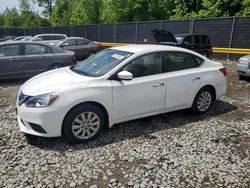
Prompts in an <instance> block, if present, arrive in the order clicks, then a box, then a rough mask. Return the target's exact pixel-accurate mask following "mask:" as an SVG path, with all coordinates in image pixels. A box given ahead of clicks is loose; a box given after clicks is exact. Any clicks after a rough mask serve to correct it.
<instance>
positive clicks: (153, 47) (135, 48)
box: [111, 44, 190, 53]
mask: <svg viewBox="0 0 250 188" xmlns="http://www.w3.org/2000/svg"><path fill="white" fill-rule="evenodd" d="M111 49H115V50H121V51H127V52H130V53H139V52H150V51H152V52H154V51H185V52H189V51H190V50H186V49H184V48H179V47H174V46H168V45H157V44H134V45H126V46H117V47H112V48H111Z"/></svg>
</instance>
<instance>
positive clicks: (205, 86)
mask: <svg viewBox="0 0 250 188" xmlns="http://www.w3.org/2000/svg"><path fill="white" fill-rule="evenodd" d="M203 88H209V89H210V90H211V91H212V94H213V102H215V101H216V98H217V97H216V89H215V87H214V86H213V85H211V84H207V85H204V86H203V87H201V88H200V89H199V90H198V91H197V93H198V92H199V91H200V90H201V89H203ZM197 93H196V94H197ZM195 96H196V95H195Z"/></svg>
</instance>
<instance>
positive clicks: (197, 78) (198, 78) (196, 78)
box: [192, 77, 201, 81]
mask: <svg viewBox="0 0 250 188" xmlns="http://www.w3.org/2000/svg"><path fill="white" fill-rule="evenodd" d="M200 79H201V77H195V78H193V79H192V81H195V80H200Z"/></svg>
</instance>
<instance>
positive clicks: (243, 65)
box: [237, 55, 250, 79]
mask: <svg viewBox="0 0 250 188" xmlns="http://www.w3.org/2000/svg"><path fill="white" fill-rule="evenodd" d="M237 69H238V74H239V78H240V79H243V78H244V77H250V55H245V56H243V57H241V58H240V59H239V63H238V65H237Z"/></svg>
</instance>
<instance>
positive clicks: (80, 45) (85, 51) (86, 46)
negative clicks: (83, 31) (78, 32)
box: [76, 39, 95, 58]
mask: <svg viewBox="0 0 250 188" xmlns="http://www.w3.org/2000/svg"><path fill="white" fill-rule="evenodd" d="M76 45H77V50H78V51H77V52H78V57H79V58H85V57H88V56H89V54H90V52H92V51H93V52H95V49H94V46H93V45H92V44H91V42H90V41H89V40H87V39H77V40H76Z"/></svg>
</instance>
